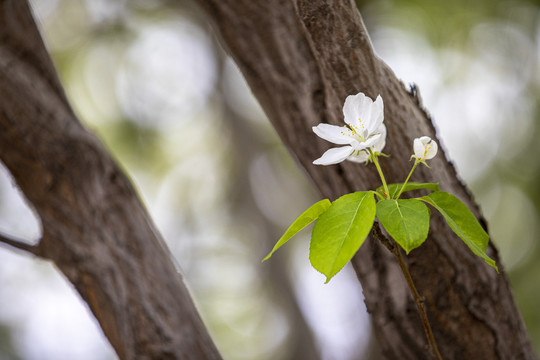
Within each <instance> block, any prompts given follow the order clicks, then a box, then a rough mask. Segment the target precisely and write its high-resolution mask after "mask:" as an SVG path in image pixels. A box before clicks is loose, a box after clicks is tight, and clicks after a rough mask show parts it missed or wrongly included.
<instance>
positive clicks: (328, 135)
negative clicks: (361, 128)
mask: <svg viewBox="0 0 540 360" xmlns="http://www.w3.org/2000/svg"><path fill="white" fill-rule="evenodd" d="M349 131H350V130H349V129H347V128H346V127H345V126H335V125H330V124H319V125H317V126H314V127H313V132H314V133H315V134H317V136H318V137H320V138H323V139H324V140H327V141H330V142H332V143H334V144H339V145H345V144H350V143H351V142H352V141H353V140H354V139H352V138H351V137H350V136H349V134H348V133H349Z"/></svg>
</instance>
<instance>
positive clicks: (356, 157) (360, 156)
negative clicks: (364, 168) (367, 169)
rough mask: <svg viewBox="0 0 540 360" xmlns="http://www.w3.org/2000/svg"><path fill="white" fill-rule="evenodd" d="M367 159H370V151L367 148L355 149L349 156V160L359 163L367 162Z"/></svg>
mask: <svg viewBox="0 0 540 360" xmlns="http://www.w3.org/2000/svg"><path fill="white" fill-rule="evenodd" d="M367 159H369V152H368V151H367V150H365V149H364V150H360V151H355V152H354V153H352V154H351V155H350V156H349V157H348V158H347V160H349V161H352V162H357V163H365V162H366V161H367Z"/></svg>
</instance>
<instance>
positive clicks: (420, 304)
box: [392, 164, 442, 360]
mask: <svg viewBox="0 0 540 360" xmlns="http://www.w3.org/2000/svg"><path fill="white" fill-rule="evenodd" d="M415 166H416V164H415ZM411 172H412V171H411ZM392 242H393V245H394V248H393V250H392V252H393V253H394V255H395V256H396V258H397V260H398V262H399V266H400V267H401V271H402V272H403V275H404V276H405V279H406V280H407V284H409V288H410V289H411V293H412V294H413V297H414V302H415V303H416V307H417V309H418V313H419V314H420V318H421V319H422V325H424V331H425V332H426V336H427V339H428V341H429V344H430V345H431V350H432V351H433V353H434V354H435V357H436V358H437V360H442V356H441V353H440V352H439V348H438V347H437V343H436V342H435V337H434V336H433V331H432V330H431V325H430V324H429V320H428V317H427V313H426V309H425V307H424V300H423V299H422V298H421V297H420V294H418V291H417V290H416V286H415V285H414V282H413V279H412V277H411V274H410V273H409V269H407V265H406V264H405V262H404V261H403V256H402V255H401V250H400V249H399V246H398V245H397V244H396V242H395V240H394V239H392Z"/></svg>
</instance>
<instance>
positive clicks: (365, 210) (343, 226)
mask: <svg viewBox="0 0 540 360" xmlns="http://www.w3.org/2000/svg"><path fill="white" fill-rule="evenodd" d="M373 194H374V193H373V191H358V192H355V193H352V194H347V195H344V196H342V197H340V198H339V199H337V200H336V201H334V202H333V203H332V205H331V206H330V207H329V208H328V210H327V211H326V212H325V213H324V214H322V215H321V216H320V217H319V220H317V222H316V223H315V226H314V227H313V231H312V234H311V244H310V247H309V260H310V262H311V265H312V266H313V267H314V268H315V269H316V270H318V271H320V272H321V273H323V274H324V275H326V283H327V282H328V281H330V279H331V278H332V277H333V276H334V275H336V274H337V273H338V272H339V271H340V270H341V269H342V268H343V267H344V266H345V264H347V263H348V262H349V260H351V258H352V257H353V256H354V254H355V253H356V252H357V251H358V249H359V248H360V246H361V245H362V244H363V242H364V240H365V239H366V237H367V235H368V234H369V231H370V230H371V227H372V226H373V221H374V220H375V211H376V210H375V198H374V196H373Z"/></svg>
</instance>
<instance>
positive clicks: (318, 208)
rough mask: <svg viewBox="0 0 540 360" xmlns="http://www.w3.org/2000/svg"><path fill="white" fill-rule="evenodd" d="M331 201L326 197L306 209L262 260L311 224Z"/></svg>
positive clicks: (266, 258)
mask: <svg viewBox="0 0 540 360" xmlns="http://www.w3.org/2000/svg"><path fill="white" fill-rule="evenodd" d="M330 205H331V203H330V200H328V199H324V200H321V201H319V202H316V203H315V204H313V205H311V206H310V207H309V208H308V209H307V210H306V211H304V212H303V213H302V214H301V215H300V216H299V217H298V218H296V220H294V222H293V223H292V224H291V226H289V228H288V229H287V231H285V234H283V236H282V237H281V238H280V239H279V240H278V242H277V243H276V245H275V246H274V248H273V249H272V251H270V254H268V255H266V257H265V258H264V259H262V261H265V260H268V259H269V258H270V256H272V254H273V253H274V252H275V251H276V250H277V249H279V248H280V247H281V246H282V245H283V244H285V243H286V242H287V241H289V239H290V238H292V237H293V236H294V235H296V234H297V233H298V232H299V231H300V230H302V229H303V228H305V227H306V226H308V225H309V224H311V223H312V222H313V221H315V220H317V219H318V218H319V216H320V215H321V214H322V213H324V212H325V211H326V210H327V209H328V208H329V207H330Z"/></svg>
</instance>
